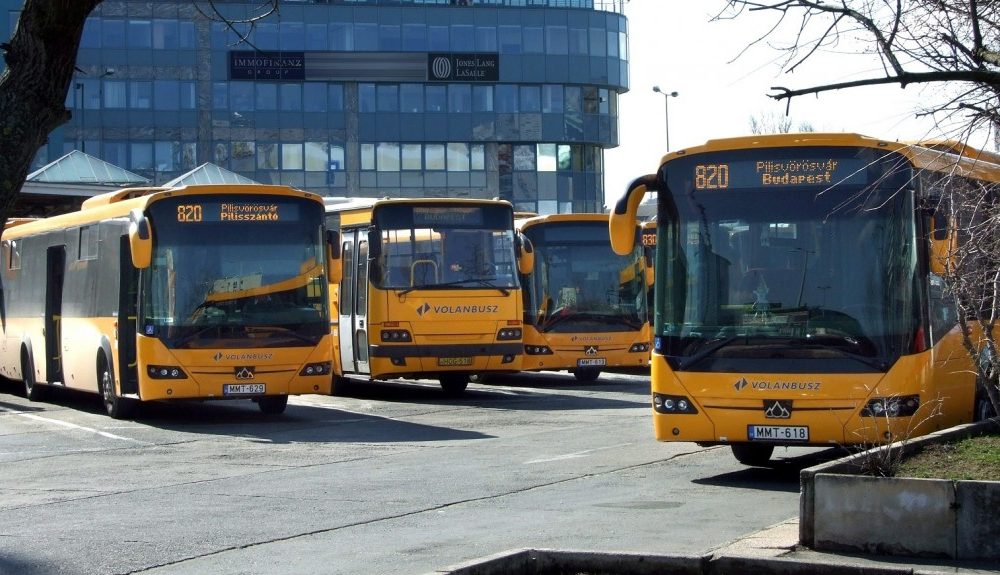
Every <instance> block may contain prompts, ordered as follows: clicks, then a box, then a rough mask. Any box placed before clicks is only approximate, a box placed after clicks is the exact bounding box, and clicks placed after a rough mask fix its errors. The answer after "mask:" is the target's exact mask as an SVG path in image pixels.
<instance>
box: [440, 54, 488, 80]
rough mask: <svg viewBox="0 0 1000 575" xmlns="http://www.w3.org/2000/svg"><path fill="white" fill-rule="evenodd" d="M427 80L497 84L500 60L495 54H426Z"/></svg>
mask: <svg viewBox="0 0 1000 575" xmlns="http://www.w3.org/2000/svg"><path fill="white" fill-rule="evenodd" d="M427 79H428V80H430V81H432V82H497V81H499V80H500V58H499V56H498V55H497V54H490V53H485V54H484V53H479V54H457V53H447V54H441V53H438V54H428V55H427Z"/></svg>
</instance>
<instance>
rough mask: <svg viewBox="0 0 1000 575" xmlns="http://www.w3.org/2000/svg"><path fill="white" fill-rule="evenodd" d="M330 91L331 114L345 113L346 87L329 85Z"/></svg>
mask: <svg viewBox="0 0 1000 575" xmlns="http://www.w3.org/2000/svg"><path fill="white" fill-rule="evenodd" d="M329 89H330V111H331V112H343V111H344V85H343V84H329Z"/></svg>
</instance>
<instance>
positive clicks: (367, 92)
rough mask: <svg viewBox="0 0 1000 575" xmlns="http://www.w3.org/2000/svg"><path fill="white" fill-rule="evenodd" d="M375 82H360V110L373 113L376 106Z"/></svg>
mask: <svg viewBox="0 0 1000 575" xmlns="http://www.w3.org/2000/svg"><path fill="white" fill-rule="evenodd" d="M376 105H377V102H376V100H375V84H358V111H359V112H361V113H363V114H364V113H372V112H374V111H375V110H376V109H377V108H376Z"/></svg>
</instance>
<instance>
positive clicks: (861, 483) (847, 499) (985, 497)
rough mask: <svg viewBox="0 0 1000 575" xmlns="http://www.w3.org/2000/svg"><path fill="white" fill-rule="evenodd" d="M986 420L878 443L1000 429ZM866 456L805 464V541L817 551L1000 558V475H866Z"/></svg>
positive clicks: (910, 445) (913, 445) (910, 447)
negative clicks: (954, 477)
mask: <svg viewBox="0 0 1000 575" xmlns="http://www.w3.org/2000/svg"><path fill="white" fill-rule="evenodd" d="M996 425H997V421H996V420H991V421H984V422H980V423H973V424H968V425H963V426H959V427H955V428H952V429H947V430H944V431H939V432H937V433H933V434H931V435H928V436H925V437H921V438H918V439H914V440H910V441H907V442H905V443H897V444H892V445H888V446H883V447H879V448H876V449H903V450H904V453H911V452H913V451H916V450H917V449H919V448H920V446H922V445H926V444H929V443H944V442H948V441H954V440H956V439H962V438H965V437H970V436H974V435H980V434H982V433H985V432H992V431H994V430H996ZM864 458H865V454H856V455H852V456H849V457H845V458H843V459H838V460H837V461H832V462H830V463H825V464H822V465H817V466H815V467H810V468H808V469H804V470H802V473H801V475H800V481H801V492H800V496H799V497H800V499H799V507H800V509H799V543H800V544H802V545H805V546H806V547H810V548H812V549H815V550H817V551H859V552H863V553H877V554H882V555H902V556H910V557H946V558H950V559H961V560H1000V481H951V480H946V479H912V478H900V477H887V478H881V477H871V476H868V475H859V474H858V473H859V471H860V468H861V465H860V462H861V461H863V460H864Z"/></svg>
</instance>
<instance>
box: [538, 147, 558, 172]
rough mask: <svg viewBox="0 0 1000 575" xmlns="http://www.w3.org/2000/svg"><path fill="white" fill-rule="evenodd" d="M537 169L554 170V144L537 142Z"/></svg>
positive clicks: (542, 170) (541, 170)
mask: <svg viewBox="0 0 1000 575" xmlns="http://www.w3.org/2000/svg"><path fill="white" fill-rule="evenodd" d="M538 171H539V172H554V171H556V145H555V144H538Z"/></svg>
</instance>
